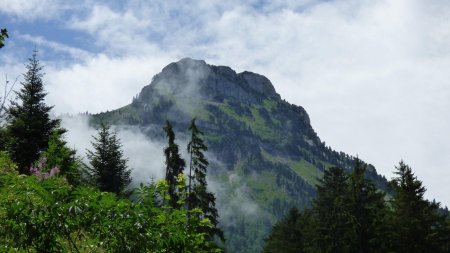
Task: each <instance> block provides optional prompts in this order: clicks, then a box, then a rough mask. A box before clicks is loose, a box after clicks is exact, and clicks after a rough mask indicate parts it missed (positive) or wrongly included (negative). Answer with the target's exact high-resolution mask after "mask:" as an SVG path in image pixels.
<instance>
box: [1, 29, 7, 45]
mask: <svg viewBox="0 0 450 253" xmlns="http://www.w3.org/2000/svg"><path fill="white" fill-rule="evenodd" d="M8 37H9V36H8V30H6V28H2V29H0V48H2V47H3V46H5V39H6V38H8Z"/></svg>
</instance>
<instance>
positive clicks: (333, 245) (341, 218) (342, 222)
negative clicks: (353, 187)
mask: <svg viewBox="0 0 450 253" xmlns="http://www.w3.org/2000/svg"><path fill="white" fill-rule="evenodd" d="M347 190H348V175H347V174H346V173H345V172H344V170H343V169H341V168H338V167H331V168H329V169H328V170H325V173H324V176H323V179H322V180H321V184H320V185H319V186H317V198H316V199H315V200H314V206H313V214H314V219H315V220H314V222H315V238H314V245H315V246H316V248H317V249H318V252H323V253H340V252H349V248H350V244H351V240H352V236H351V230H350V226H349V225H350V224H351V221H352V217H351V215H350V212H349V209H350V207H349V203H348V201H347V196H348V195H347Z"/></svg>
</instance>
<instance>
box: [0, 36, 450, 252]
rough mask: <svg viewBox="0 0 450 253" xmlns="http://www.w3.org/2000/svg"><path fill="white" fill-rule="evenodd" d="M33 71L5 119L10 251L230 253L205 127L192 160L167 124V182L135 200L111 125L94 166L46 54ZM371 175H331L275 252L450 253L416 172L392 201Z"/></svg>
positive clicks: (291, 215) (98, 139)
mask: <svg viewBox="0 0 450 253" xmlns="http://www.w3.org/2000/svg"><path fill="white" fill-rule="evenodd" d="M4 38H7V33H6V30H5V31H4V32H3V30H2V37H1V40H0V42H2V41H3V39H4ZM0 45H1V46H2V45H3V44H0ZM26 69H27V71H26V73H24V75H23V81H22V82H21V83H20V85H21V86H20V89H19V90H18V91H17V92H16V98H15V99H12V102H11V104H9V105H6V103H2V108H0V109H1V113H0V115H1V116H2V118H1V123H2V125H1V129H0V150H1V152H0V251H2V252H226V249H224V248H223V243H224V241H226V238H225V237H224V235H223V232H222V230H221V224H220V223H219V220H220V213H219V210H218V209H217V208H216V207H215V205H216V203H215V202H216V199H215V196H214V194H213V193H211V192H210V191H209V190H208V184H207V178H206V177H207V169H208V166H209V162H208V160H207V158H206V152H207V150H208V147H207V144H206V142H205V141H204V139H203V133H202V131H201V130H200V129H198V128H197V125H196V120H195V118H194V119H192V121H191V122H190V124H189V128H188V129H186V132H187V133H188V136H189V137H190V141H189V143H188V145H187V147H185V148H186V149H187V151H188V154H189V157H188V159H183V157H182V156H181V154H180V153H181V152H180V146H179V145H178V144H177V142H176V138H175V133H174V131H173V126H172V125H171V123H170V122H169V121H167V122H166V124H165V127H164V128H163V129H161V131H163V132H164V134H165V136H166V140H167V145H166V147H165V148H164V150H162V152H161V155H163V156H164V157H165V178H164V179H163V180H156V181H151V182H150V183H148V184H142V185H140V187H138V188H135V189H131V188H130V187H129V185H130V183H131V181H132V178H131V177H130V172H131V168H129V167H128V164H127V163H128V159H127V158H126V157H124V154H123V151H122V144H121V141H120V139H119V138H118V136H117V134H116V133H115V131H114V129H113V128H112V127H111V126H109V125H107V124H100V125H99V128H98V132H97V135H96V136H93V138H92V148H91V149H90V150H88V151H87V153H86V157H87V160H88V162H87V163H85V162H84V161H83V160H82V159H81V158H80V157H78V156H77V153H76V151H75V150H73V149H71V148H70V147H68V145H67V142H66V141H65V139H64V135H65V133H66V132H67V130H66V129H64V128H63V127H61V122H60V120H59V119H53V118H52V117H51V116H50V112H51V110H52V106H49V105H47V104H45V102H44V100H45V97H46V95H47V94H46V92H45V85H44V82H43V75H44V72H43V66H42V65H41V63H40V62H39V60H38V57H37V52H34V53H33V55H32V57H31V58H30V59H29V62H28V64H27V65H26ZM6 97H7V94H6V93H5V94H4V97H3V98H2V99H3V100H2V101H6ZM183 148H184V147H183ZM366 170H367V165H366V164H365V163H363V162H362V161H360V160H359V159H356V160H355V164H354V168H353V169H352V170H351V171H350V172H347V171H346V170H344V169H342V168H339V167H335V166H331V167H328V168H325V169H324V175H323V178H322V179H319V184H318V185H317V194H316V197H315V199H314V200H313V202H312V205H311V206H310V207H308V208H303V209H300V207H298V208H296V207H294V208H292V209H290V210H289V212H288V213H287V214H286V215H285V217H284V218H282V219H281V220H280V221H279V222H278V223H277V224H276V225H275V226H274V227H273V230H272V233H271V234H270V236H269V237H268V238H267V239H266V241H265V246H264V249H263V251H264V252H278V253H284V252H321V253H328V252H330V253H331V252H333V253H338V252H349V253H350V252H398V253H402V252H412V253H416V252H417V253H420V252H450V218H449V212H448V210H447V209H446V208H442V207H441V206H440V204H439V203H438V202H436V201H429V200H427V199H425V197H424V193H425V192H426V188H425V186H423V185H422V182H421V181H420V180H419V179H418V178H417V177H416V176H415V175H414V173H413V171H412V169H411V168H410V167H409V166H408V165H406V164H405V163H404V162H400V163H399V165H398V166H397V167H396V171H395V175H396V176H395V177H394V178H393V179H392V180H391V181H390V182H389V184H388V188H387V189H386V190H384V189H383V190H380V189H379V188H377V187H376V186H375V184H374V183H373V182H372V181H371V180H370V179H368V178H367V177H366V176H365V175H366Z"/></svg>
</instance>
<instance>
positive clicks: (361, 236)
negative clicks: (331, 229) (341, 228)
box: [346, 158, 386, 253]
mask: <svg viewBox="0 0 450 253" xmlns="http://www.w3.org/2000/svg"><path fill="white" fill-rule="evenodd" d="M366 169H367V165H366V164H365V163H363V162H362V161H361V160H360V159H358V158H356V160H355V167H354V169H353V171H352V173H351V174H350V177H349V189H348V200H347V201H346V202H347V203H348V205H349V211H350V213H351V216H352V219H351V224H352V230H353V233H352V234H353V239H352V240H351V241H350V242H351V246H350V247H351V249H350V250H351V252H355V253H358V252H359V253H370V252H374V253H375V252H386V242H385V241H386V240H385V238H384V237H385V236H384V235H385V232H386V226H385V225H384V219H385V214H386V207H385V201H384V196H385V194H384V193H382V192H380V191H378V190H377V188H376V187H375V185H374V184H373V183H372V182H371V181H368V180H367V179H366V178H365V176H364V175H365V172H366Z"/></svg>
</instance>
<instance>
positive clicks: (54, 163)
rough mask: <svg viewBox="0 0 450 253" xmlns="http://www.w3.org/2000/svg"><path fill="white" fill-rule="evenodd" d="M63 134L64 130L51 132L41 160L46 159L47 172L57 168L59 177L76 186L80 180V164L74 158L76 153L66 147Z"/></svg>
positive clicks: (57, 129) (58, 129) (59, 129)
mask: <svg viewBox="0 0 450 253" xmlns="http://www.w3.org/2000/svg"><path fill="white" fill-rule="evenodd" d="M65 132H66V130H65V129H63V128H60V127H58V128H55V129H54V130H53V131H52V134H51V135H50V139H49V141H48V149H47V150H46V151H45V152H44V153H43V155H42V159H46V167H47V168H46V169H47V170H50V169H52V168H53V167H58V168H59V169H60V173H61V175H64V176H65V177H66V178H67V181H68V182H69V183H70V184H72V185H78V184H80V180H81V174H80V171H79V166H80V163H79V160H78V159H77V158H76V151H75V150H74V149H71V148H69V147H67V142H66V141H65V140H64V133H65Z"/></svg>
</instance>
